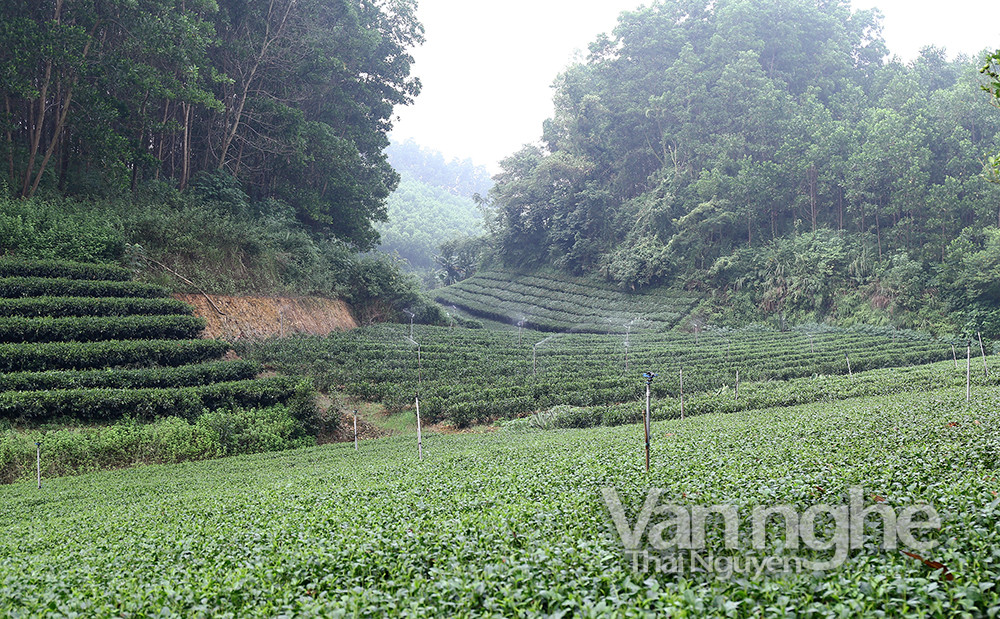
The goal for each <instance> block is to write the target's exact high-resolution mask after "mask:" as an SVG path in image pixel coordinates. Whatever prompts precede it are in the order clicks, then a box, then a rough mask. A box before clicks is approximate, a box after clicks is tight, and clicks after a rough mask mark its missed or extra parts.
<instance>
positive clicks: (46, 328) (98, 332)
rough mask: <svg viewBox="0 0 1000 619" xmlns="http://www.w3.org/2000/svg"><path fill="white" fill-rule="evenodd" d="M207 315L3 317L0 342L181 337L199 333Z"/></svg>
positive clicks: (186, 337)
mask: <svg viewBox="0 0 1000 619" xmlns="http://www.w3.org/2000/svg"><path fill="white" fill-rule="evenodd" d="M204 329H205V319H204V318H197V317H195V316H97V317H91V316H75V317H71V318H49V317H43V318H21V317H15V318H0V342H8V343H19V342H96V341H104V340H145V339H160V340H181V339H191V338H195V337H198V335H199V334H200V333H201V332H202V331H203V330H204Z"/></svg>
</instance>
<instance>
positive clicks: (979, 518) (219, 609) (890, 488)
mask: <svg viewBox="0 0 1000 619" xmlns="http://www.w3.org/2000/svg"><path fill="white" fill-rule="evenodd" d="M998 411H1000V388H996V387H988V388H985V387H982V388H980V389H979V390H978V391H977V393H976V394H975V398H974V399H973V401H972V402H971V403H970V404H966V402H965V390H964V386H962V387H959V388H953V387H948V388H944V389H936V390H930V391H926V392H918V393H910V394H907V395H898V394H897V395H892V396H882V397H869V398H863V399H851V400H846V401H843V402H838V403H833V404H809V405H804V406H797V407H792V408H771V409H765V410H756V411H751V412H737V413H732V414H709V415H702V416H699V417H694V418H689V419H685V420H683V421H681V420H679V419H678V420H669V421H662V422H657V423H654V424H653V457H652V467H651V472H650V473H649V474H646V473H645V472H644V471H643V464H642V462H643V460H642V454H641V449H640V446H641V444H642V436H643V433H642V428H641V426H636V425H629V426H621V427H616V428H598V429H589V430H566V431H554V432H553V431H550V432H527V433H510V432H506V431H499V432H495V433H492V434H461V435H431V436H425V440H424V460H423V462H418V461H417V458H416V449H415V444H414V440H413V438H412V437H410V436H398V437H394V438H389V439H382V440H378V441H370V442H365V443H363V444H362V445H361V449H360V450H359V451H357V452H355V451H354V449H353V447H352V446H350V445H327V446H323V447H315V448H308V449H300V450H296V451H290V452H282V453H276V454H264V455H256V456H239V457H234V458H228V459H224V460H214V461H210V462H199V463H187V464H179V465H172V466H149V467H142V468H137V469H130V470H124V471H115V472H108V473H100V474H90V475H83V476H78V477H67V478H61V479H56V480H51V481H46V482H45V483H44V484H43V487H42V489H41V490H38V489H36V488H35V487H34V486H33V485H31V484H29V483H20V484H14V485H9V486H4V487H0V519H2V521H3V522H4V525H5V526H4V527H3V528H2V529H0V614H3V615H5V616H10V617H34V616H39V615H52V616H67V617H69V616H88V617H112V616H113V617H149V616H154V615H155V616H183V617H291V616H330V617H340V616H352V617H383V616H386V615H407V616H414V617H440V616H529V617H542V616H545V617H553V616H556V617H558V616H562V617H569V616H573V617H588V616H589V617H596V616H623V617H626V616H627V617H631V616H636V617H638V616H673V617H748V618H749V617H860V616H880V617H913V616H921V617H942V618H944V617H988V616H995V615H996V614H997V611H998V610H1000V588H998V586H997V583H998V582H1000V580H998V579H1000V550H998V547H1000V528H998V525H997V523H998V522H1000V518H998V516H1000V507H998V506H1000V498H998V497H997V491H998V490H1000V483H998V481H997V479H998V476H997V466H998V463H1000V460H998V457H1000V440H998V435H997V432H996V428H997V424H998V423H1000V413H998ZM851 486H860V487H862V488H863V489H864V492H865V506H867V507H871V506H874V505H876V504H878V505H884V506H888V507H890V508H892V509H894V510H897V511H898V510H900V509H902V508H904V507H905V506H909V505H913V504H917V503H924V502H926V504H929V505H930V506H932V507H933V508H934V509H935V510H937V512H938V513H939V514H940V515H941V518H942V524H941V528H940V530H939V531H937V530H934V531H930V532H927V533H926V536H927V537H929V538H931V539H933V540H935V541H937V542H939V543H940V544H939V545H938V546H937V547H936V548H935V549H933V550H932V551H929V552H927V553H924V554H923V555H918V556H920V557H921V558H923V559H925V560H926V561H927V562H929V563H931V564H932V565H931V566H929V565H927V564H925V563H924V562H922V561H921V560H919V559H917V558H914V557H911V556H908V555H906V554H903V553H902V552H900V550H884V549H882V548H880V547H879V544H880V540H881V539H882V538H881V537H880V528H879V527H880V525H879V526H874V525H869V528H868V530H867V534H866V537H865V540H866V541H865V544H864V547H863V548H860V549H857V550H854V551H852V552H851V553H850V555H849V557H848V559H847V562H846V563H845V564H844V565H843V566H842V567H839V568H836V569H832V570H829V571H825V572H816V573H813V572H804V573H766V574H762V575H760V576H757V575H754V574H749V575H748V574H741V573H734V574H732V575H731V576H730V577H728V578H727V577H724V576H725V575H724V574H717V573H705V572H698V571H695V572H690V573H685V574H672V573H658V572H656V571H650V572H645V571H639V572H636V571H634V570H633V566H632V563H631V561H630V560H629V559H628V557H626V556H624V555H623V553H622V550H621V544H620V543H619V542H618V541H617V537H616V535H615V533H614V532H613V531H614V529H613V528H612V527H611V525H610V519H609V517H608V512H607V509H606V508H605V506H604V502H603V500H602V498H601V488H605V487H611V488H615V489H616V490H617V492H618V493H619V494H620V496H621V497H622V500H623V501H624V502H625V504H626V506H627V514H628V517H629V520H630V521H632V520H634V517H635V514H636V512H637V511H638V509H639V506H640V505H641V504H642V501H643V499H644V497H645V494H646V490H647V489H648V488H651V487H657V488H662V489H664V497H663V499H662V502H664V503H667V502H676V503H679V504H687V505H694V504H699V505H710V504H716V503H729V504H733V505H734V506H736V507H738V508H739V513H740V516H741V518H743V517H744V516H745V515H746V514H749V512H750V510H751V509H752V508H753V507H754V506H757V505H767V506H771V505H778V504H788V505H790V506H793V507H794V508H795V509H797V510H800V511H801V510H804V509H805V508H807V507H809V506H811V505H814V504H816V503H829V504H842V503H844V502H845V501H846V497H847V492H848V488H849V487H851ZM875 520H876V519H873V522H874V521H875ZM746 524H747V523H746V522H741V526H744V527H745V526H746ZM743 530H746V529H745V528H744V529H743ZM825 534H826V533H825V532H821V533H820V535H821V536H823V535H825ZM707 539H708V549H707V551H709V552H713V553H715V554H717V555H725V554H726V553H727V552H729V555H731V556H734V557H737V558H738V557H739V556H742V555H744V554H745V552H744V551H742V550H735V551H727V550H726V549H725V548H724V547H723V546H722V541H721V536H717V535H710V536H709V537H708V538H707ZM824 539H825V538H824ZM768 540H769V541H768V546H767V549H766V553H767V554H769V555H775V556H787V555H790V554H797V555H798V556H807V557H812V558H817V559H820V558H824V557H828V556H829V554H830V553H829V552H824V551H804V550H802V549H799V550H797V551H792V550H790V549H788V548H786V547H785V546H784V544H783V542H782V541H781V540H780V539H779V537H777V536H776V537H770V536H769V537H768ZM901 550H906V548H901ZM933 565H940V566H942V567H937V568H935V567H933Z"/></svg>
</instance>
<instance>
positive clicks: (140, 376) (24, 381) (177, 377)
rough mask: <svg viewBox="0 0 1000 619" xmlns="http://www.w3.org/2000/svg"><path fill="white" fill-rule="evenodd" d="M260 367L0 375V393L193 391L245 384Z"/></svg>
mask: <svg viewBox="0 0 1000 619" xmlns="http://www.w3.org/2000/svg"><path fill="white" fill-rule="evenodd" d="M259 371H260V366H259V365H257V364H256V363H252V362H250V361H242V360H239V361H215V362H206V363H196V364H191V365H181V366H177V367H155V368H141V369H133V370H123V369H115V370H111V369H99V370H76V371H74V370H68V371H49V372H10V373H7V374H0V391H45V390H52V389H90V388H98V387H99V388H104V389H132V388H135V389H142V388H159V389H162V388H166V387H194V386H197V385H207V384H210V383H222V382H232V381H237V380H249V379H251V378H253V377H255V376H257V374H258V372H259Z"/></svg>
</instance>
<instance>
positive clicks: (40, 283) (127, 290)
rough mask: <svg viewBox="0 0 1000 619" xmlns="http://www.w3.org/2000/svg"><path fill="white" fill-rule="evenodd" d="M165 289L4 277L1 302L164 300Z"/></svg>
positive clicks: (50, 278) (59, 278) (106, 283)
mask: <svg viewBox="0 0 1000 619" xmlns="http://www.w3.org/2000/svg"><path fill="white" fill-rule="evenodd" d="M168 294H169V293H168V291H167V289H166V288H162V287H160V286H153V285H151V284H142V283H139V282H106V281H90V280H83V279H66V278H61V277H5V278H2V279H0V298H8V299H16V298H19V297H41V296H55V297H145V298H154V297H166V296H168Z"/></svg>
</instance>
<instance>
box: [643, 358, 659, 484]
mask: <svg viewBox="0 0 1000 619" xmlns="http://www.w3.org/2000/svg"><path fill="white" fill-rule="evenodd" d="M642 377H643V378H645V379H646V414H645V415H644V416H643V418H642V426H643V428H644V429H645V430H646V472H647V473H648V472H649V430H650V425H651V421H652V416H651V415H650V412H649V391H650V387H651V386H652V384H653V379H654V378H656V374H654V373H652V372H644V373H643V375H642Z"/></svg>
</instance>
